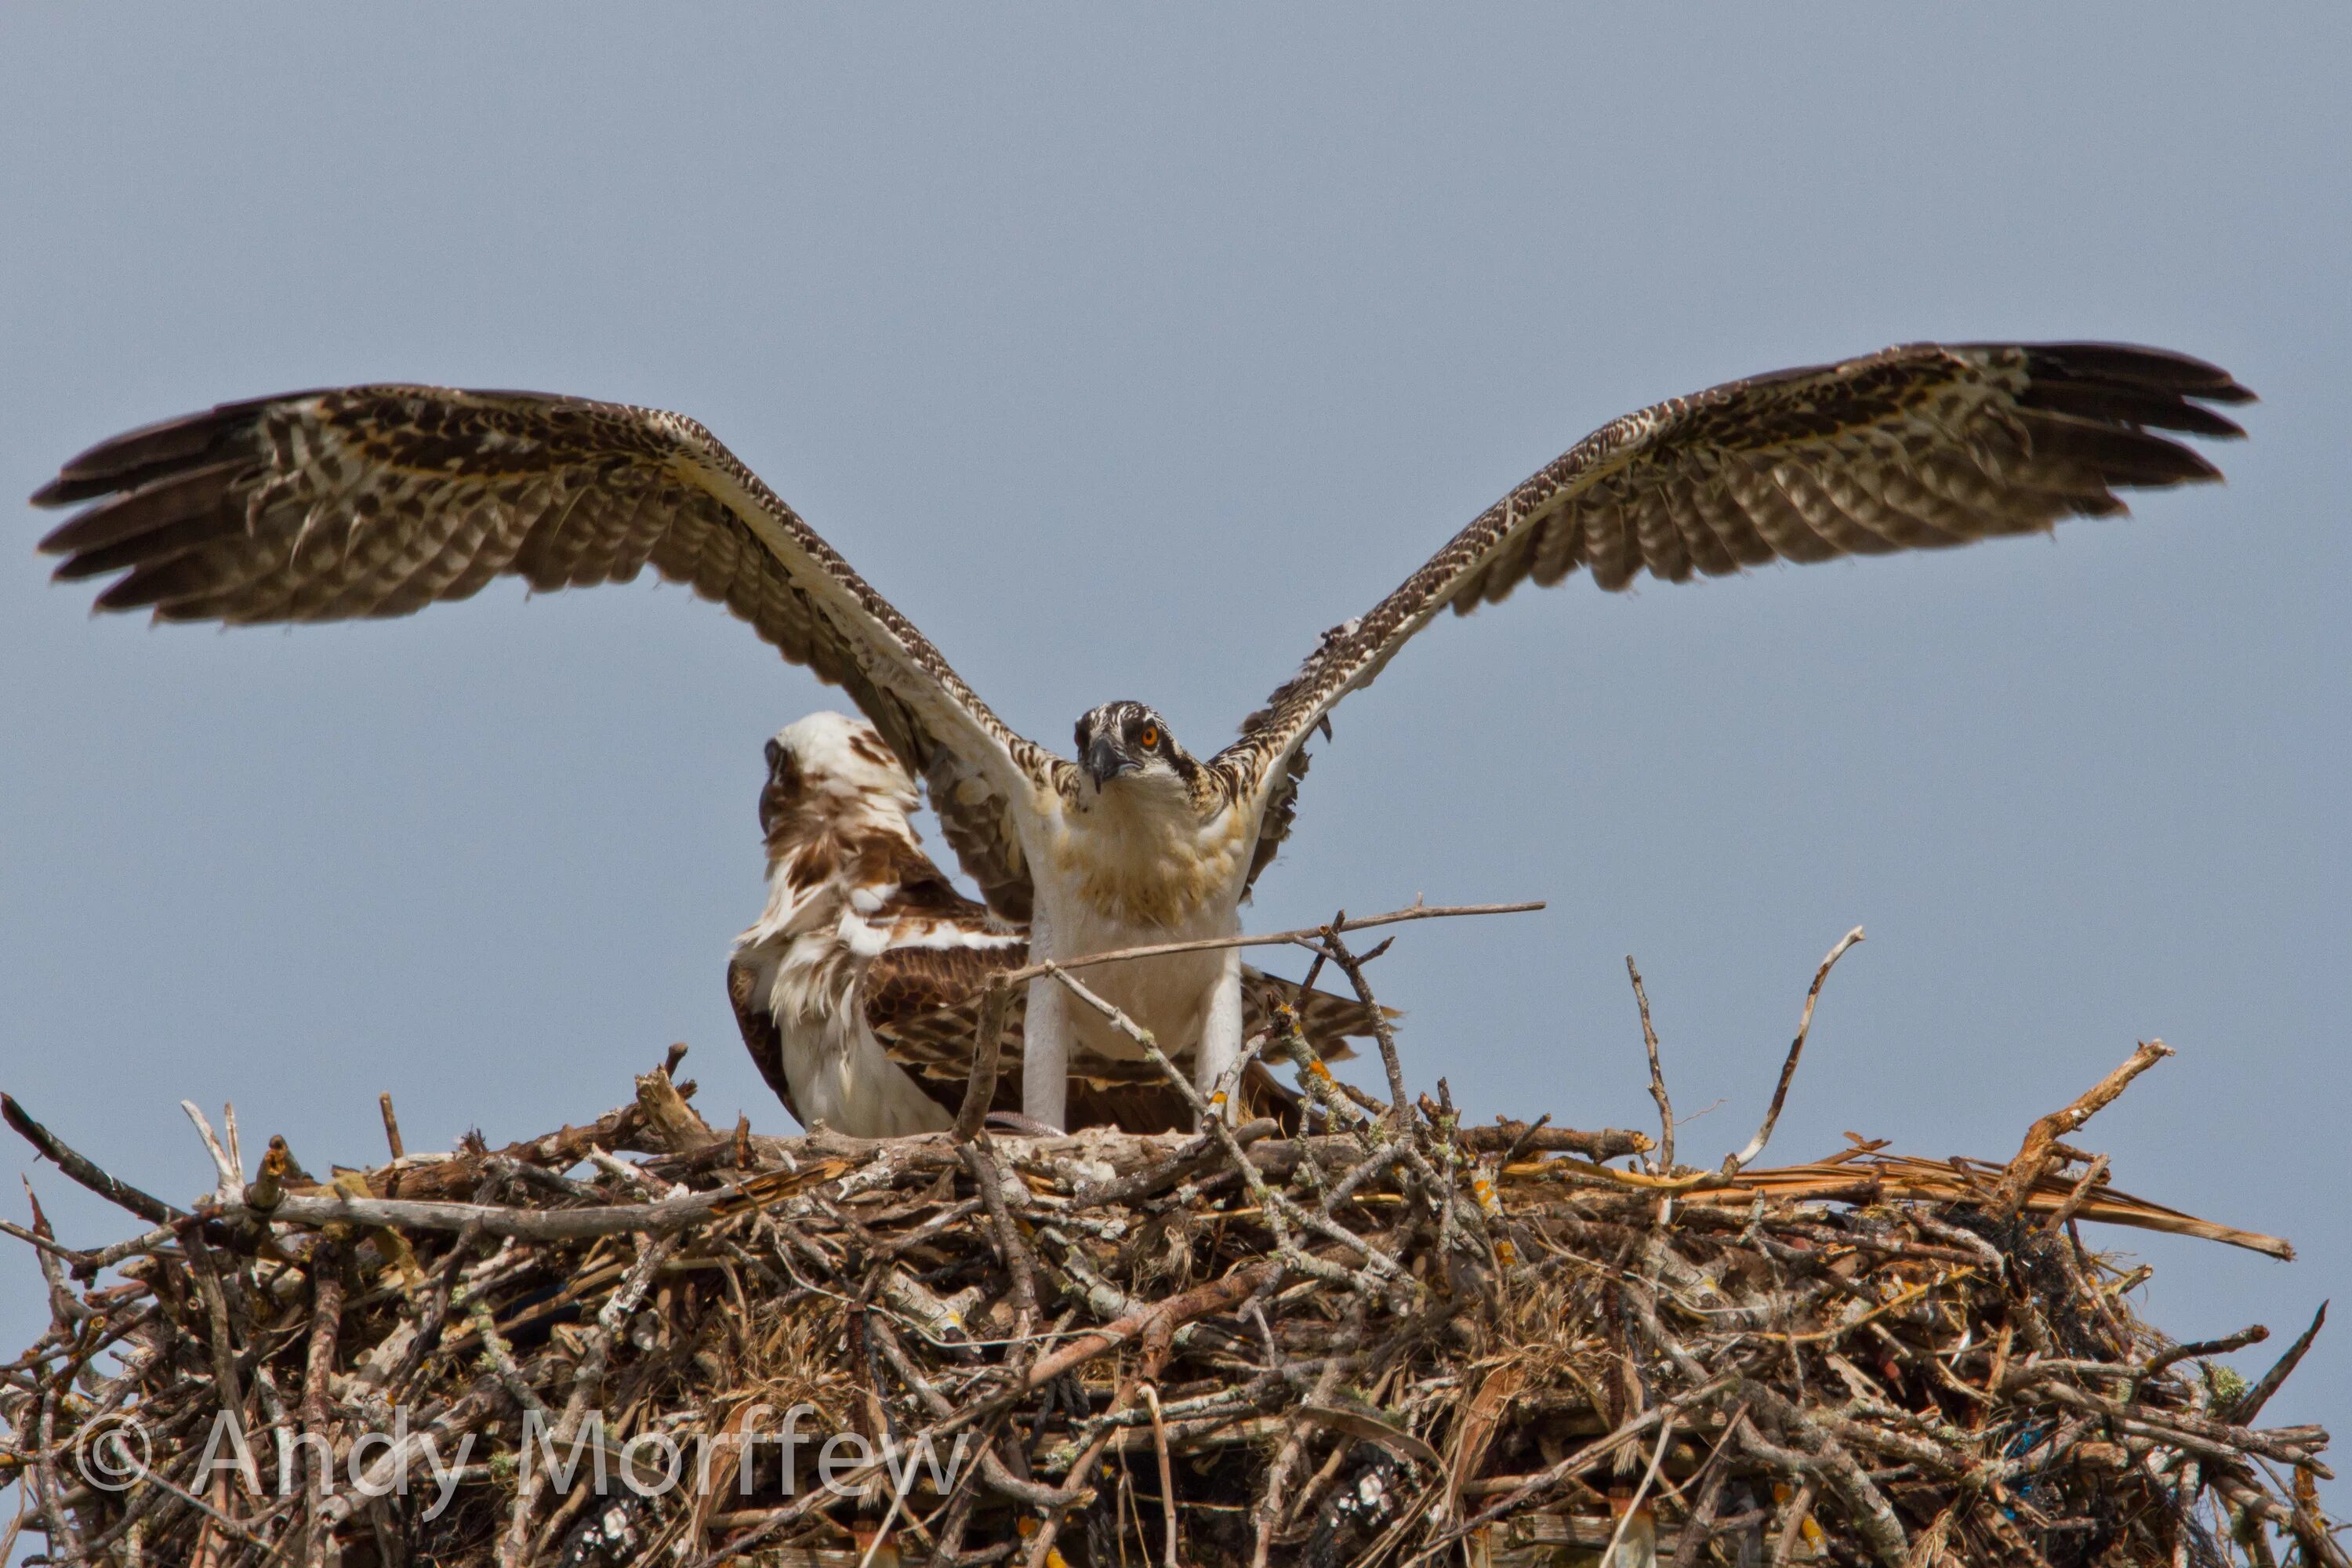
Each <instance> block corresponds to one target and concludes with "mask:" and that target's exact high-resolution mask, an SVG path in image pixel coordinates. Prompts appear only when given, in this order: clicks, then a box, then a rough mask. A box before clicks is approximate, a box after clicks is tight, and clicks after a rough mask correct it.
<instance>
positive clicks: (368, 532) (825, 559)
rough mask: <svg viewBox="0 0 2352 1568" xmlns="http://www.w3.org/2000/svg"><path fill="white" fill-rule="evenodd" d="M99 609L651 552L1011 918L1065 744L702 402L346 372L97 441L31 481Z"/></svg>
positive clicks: (559, 572) (238, 615) (426, 599)
mask: <svg viewBox="0 0 2352 1568" xmlns="http://www.w3.org/2000/svg"><path fill="white" fill-rule="evenodd" d="M33 500H34V502H35V504H37V505H41V506H64V505H69V504H71V503H73V502H77V501H96V502H97V504H96V505H93V506H91V507H89V508H88V509H87V510H83V511H82V512H81V513H80V514H79V515H78V516H76V517H74V518H73V519H71V520H70V521H68V522H67V523H66V524H65V525H64V526H63V527H60V528H58V530H57V531H54V532H53V533H51V534H50V535H49V536H48V537H47V539H45V540H43V541H42V542H41V548H42V549H43V550H45V551H47V552H50V553H53V554H58V555H63V556H64V557H65V561H64V563H62V564H61V565H59V566H58V572H57V574H58V577H60V578H63V579H75V578H83V577H92V576H98V575H101V574H107V573H112V572H121V573H123V574H124V575H122V576H121V577H120V578H119V579H117V580H116V581H115V582H114V583H113V584H110V585H109V586H108V587H107V588H106V590H105V591H104V592H103V593H101V594H100V595H99V597H98V607H99V608H100V609H102V610H131V609H152V612H153V614H154V616H155V617H156V618H157V619H159V620H173V621H204V620H212V621H224V622H228V623H232V624H248V623H254V622H272V621H329V620H348V619H355V618H361V617H380V616H404V615H409V614H412V613H414V612H415V611H417V610H420V609H423V608H424V607H425V605H429V604H431V603H433V602H434V601H436V600H440V599H463V598H466V597H467V596H469V595H473V594H475V593H478V592H479V591H480V590H481V588H482V587H483V586H484V585H485V584H488V582H489V581H490V580H491V579H492V578H493V577H498V576H502V575H512V576H518V577H520V578H522V579H523V580H524V581H525V582H527V583H529V584H530V585H531V586H532V587H534V588H542V589H551V588H568V587H578V586H584V585H586V584H593V583H625V582H627V581H629V580H631V579H633V578H635V576H636V575H637V574H638V573H640V572H641V571H643V570H644V569H645V568H646V567H647V566H651V567H652V568H653V569H654V570H655V571H656V572H657V573H659V574H661V575H662V576H664V577H666V578H668V579H670V580H672V581H675V582H680V583H685V584H689V585H691V586H692V587H693V588H694V590H695V591H696V592H697V593H698V594H700V595H703V596H705V597H707V598H711V599H716V600H718V601H719V602H720V603H722V604H724V605H726V606H727V607H728V608H729V609H730V610H732V611H734V612H735V614H736V615H738V616H741V617H742V618H743V619H744V620H745V621H747V622H749V623H750V624H751V627H752V629H753V630H755V631H756V632H758V633H759V634H760V636H761V637H764V638H765V639H766V640H767V641H768V642H770V643H772V644H773V645H774V646H775V647H776V648H777V649H778V651H780V652H781V653H782V654H783V656H784V657H785V658H788V659H790V660H792V661H793V663H795V664H801V665H805V666H807V667H808V668H810V669H811V670H813V671H814V673H815V674H816V675H817V676H818V677H819V678H821V679H824V680H828V681H832V682H835V683H837V684H839V685H840V686H841V687H843V688H844V689H845V690H846V691H847V692H848V693H849V695H850V696H851V697H852V698H853V699H854V700H856V703H857V705H858V707H859V708H861V709H863V710H865V712H866V717H867V718H869V719H871V720H872V721H874V724H875V726H876V728H877V729H879V730H880V731H882V734H883V736H884V737H885V738H886V739H887V741H888V742H889V743H890V746H891V748H892V750H894V751H895V752H898V756H899V757H900V758H901V760H903V761H904V762H905V763H907V765H908V768H909V769H910V770H911V771H913V772H914V773H917V774H918V775H919V776H921V777H924V778H926V779H928V780H929V782H930V784H931V786H932V795H933V804H934V805H936V806H937V807H938V809H939V811H940V814H941V816H942V817H943V818H944V819H945V820H946V823H947V827H948V837H949V838H950V841H951V842H952V843H953V845H954V846H955V848H956V850H957V852H958V854H959V856H960V857H961V858H962V860H963V864H964V867H965V869H966V870H968V871H969V872H971V875H972V877H973V878H974V879H975V880H977V881H978V882H979V883H980V885H981V888H982V890H983V891H984V892H985V893H986V895H987V897H988V900H989V902H990V903H991V904H992V906H994V907H995V908H996V909H997V910H999V911H1000V912H1002V913H1004V914H1006V915H1008V916H1012V917H1013V918H1016V919H1018V918H1025V917H1026V915H1027V913H1028V907H1029V892H1030V889H1029V876H1028V868H1027V867H1026V866H1025V865H1024V863H1023V861H1022V857H1021V847H1020V840H1019V838H1018V837H1017V835H1016V833H1015V832H1014V829H1013V821H1012V817H1011V806H1010V805H1009V802H1010V801H1011V800H1013V799H1014V798H1017V796H1018V794H1019V792H1020V791H1021V790H1023V789H1024V788H1027V787H1031V786H1032V785H1038V784H1042V785H1044V786H1045V787H1049V788H1050V787H1052V785H1053V783H1054V780H1055V773H1056V771H1057V770H1059V769H1061V768H1065V767H1066V766H1067V764H1066V763H1060V762H1059V761H1058V760H1057V759H1055V758H1054V757H1053V756H1051V755H1050V754H1049V753H1047V752H1045V751H1043V750H1042V749H1041V748H1039V747H1037V746H1035V745H1033V744H1031V743H1030V742H1027V741H1025V740H1024V739H1022V738H1021V737H1020V736H1019V735H1016V734H1014V733H1013V731H1012V730H1010V729H1009V728H1007V727H1006V726H1005V724H1004V723H1003V721H1001V720H999V719H998V718H997V716H996V715H995V714H994V713H993V712H992V711H990V710H989V707H988V705H987V704H986V703H984V702H982V700H980V699H979V697H978V696H977V695H975V694H974V693H973V692H972V690H971V688H969V687H967V686H966V685H965V684H964V683H963V681H962V680H961V679H960V678H959V677H958V676H957V675H956V673H955V671H954V670H953V669H951V668H949V666H948V662H947V660H946V659H944V658H941V657H940V652H939V650H938V649H937V648H935V647H932V646H931V644H930V642H929V639H928V638H926V637H924V636H923V635H922V633H920V632H919V631H917V630H916V629H915V628H914V626H912V625H911V624H909V623H908V620H907V619H906V617H905V616H901V615H900V614H899V613H898V611H897V610H896V609H894V608H892V607H891V605H889V603H888V602H887V600H885V599H884V598H883V597H882V596H881V595H878V594H877V593H876V592H875V591H874V590H873V589H872V588H871V587H869V586H867V585H866V581H865V579H863V578H861V577H860V576H858V574H856V572H854V571H852V570H851V569H850V566H849V564H848V563H846V562H845V561H844V560H843V559H842V558H841V557H840V556H839V555H838V554H836V553H835V552H834V550H833V549H832V547H831V546H829V545H827V544H826V543H825V542H824V540H822V539H820V538H818V537H817V536H816V534H815V533H814V531H811V530H810V529H809V527H808V525H807V524H806V523H804V522H803V521H801V520H800V518H799V517H798V516H797V515H796V514H795V513H794V512H793V510H792V508H790V507H788V506H786V505H785V504H784V503H783V502H782V500H779V499H778V498H777V497H776V495H775V493H774V492H773V491H772V490H771V489H768V487H767V486H766V485H765V484H763V483H762V482H761V479H760V478H759V476H758V475H756V474H754V473H752V472H751V469H749V468H745V467H744V466H743V464H742V463H741V462H740V461H739V460H737V458H735V455H734V454H733V453H731V452H730V451H728V449H727V448H726V447H723V446H721V445H720V444H719V441H718V440H717V439H716V438H715V437H712V436H711V434H710V433H709V431H708V430H705V429H704V428H703V427H702V426H700V425H698V424H696V423H695V422H694V421H693V420H691V419H688V418H684V417H682V416H678V415H676V414H667V413H664V412H662V411H660V410H658V409H652V408H636V407H631V406H628V405H623V404H614V403H592V402H588V401H586V400H583V399H580V398H572V397H555V396H548V395H541V394H535V393H516V392H460V391H450V390H446V389H443V388H439V387H428V386H358V387H349V388H344V389H341V390H334V391H320V392H307V393H296V394H292V395H288V396H283V397H271V398H262V399H258V400H257V401H254V402H250V403H235V404H226V405H222V406H221V407H218V408H215V409H213V410H212V411H211V412H210V413H205V414H197V415H194V416H189V417H187V418H184V419H177V420H173V421H170V422H168V423H165V424H162V425H154V426H148V427H147V428H146V429H143V430H135V431H132V432H131V433H130V434H129V435H125V436H118V437H115V438H114V439H113V440H111V441H108V442H105V443H103V444H101V445H100V446H98V447H92V448H91V449H90V450H89V451H88V452H85V453H83V454H82V455H81V456H80V457H79V458H75V459H74V460H73V461H71V462H70V463H68V464H67V465H66V466H65V468H64V470H63V471H62V472H61V473H59V475H58V478H57V479H55V480H54V481H53V482H51V483H50V484H49V485H48V486H47V487H46V488H44V489H42V490H41V491H40V492H39V493H38V494H37V495H36V496H35V497H34V498H33Z"/></svg>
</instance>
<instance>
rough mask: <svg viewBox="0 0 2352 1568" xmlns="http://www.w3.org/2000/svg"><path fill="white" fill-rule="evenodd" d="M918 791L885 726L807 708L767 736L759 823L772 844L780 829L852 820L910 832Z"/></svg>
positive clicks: (788, 833) (786, 832) (803, 829)
mask: <svg viewBox="0 0 2352 1568" xmlns="http://www.w3.org/2000/svg"><path fill="white" fill-rule="evenodd" d="M921 800H922V797H921V795H919V793H918V791H917V789H916V787H915V781H914V778H913V777H912V775H910V774H909V773H908V772H907V770H906V768H905V767H904V766H903V765H901V763H899V761H898V757H897V755H896V754H894V753H893V752H891V750H890V747H889V743H888V742H886V741H884V740H883V739H882V732H881V731H878V730H877V729H875V728H874V726H873V725H871V724H869V723H867V722H866V721H865V720H863V719H852V718H850V717H849V716H848V715H846V714H844V713H812V714H810V715H809V716H808V717H807V718H805V719H803V720H800V721H798V722H796V723H792V724H787V725H786V726H784V728H782V730H779V731H776V738H775V739H774V740H772V741H770V742H768V782H767V784H765V785H764V786H762V787H761V791H760V826H761V830H762V831H764V832H765V833H766V834H767V836H768V843H769V847H770V849H771V851H772V850H773V849H774V848H775V847H776V844H777V840H778V837H779V834H780V832H781V833H782V836H783V837H786V838H792V839H798V838H802V837H806V836H807V835H808V834H810V833H812V832H822V831H825V830H828V829H838V828H840V827H843V826H847V825H849V824H851V823H853V822H855V823H858V824H860V825H872V826H883V827H896V828H897V829H898V831H900V832H901V833H904V834H907V835H908V836H909V837H911V836H912V833H913V829H912V827H911V826H909V824H908V817H910V816H912V815H913V814H914V810H915V808H916V806H917V805H920V804H921Z"/></svg>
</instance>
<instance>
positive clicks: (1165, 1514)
mask: <svg viewBox="0 0 2352 1568" xmlns="http://www.w3.org/2000/svg"><path fill="white" fill-rule="evenodd" d="M1143 1402H1144V1404H1146V1405H1150V1407H1151V1446H1152V1447H1154V1448H1155V1449H1157V1450H1158V1451H1159V1455H1160V1518H1161V1519H1163V1520H1165V1521H1167V1524H1168V1537H1167V1541H1168V1544H1167V1552H1166V1554H1165V1556H1163V1557H1162V1558H1161V1563H1162V1568H1179V1564H1178V1563H1177V1560H1176V1467H1175V1466H1174V1465H1173V1464H1171V1462H1170V1460H1169V1458H1168V1423H1167V1422H1166V1420H1165V1419H1163V1418H1162V1417H1161V1415H1160V1391H1159V1390H1158V1389H1156V1388H1154V1387H1152V1386H1151V1384H1149V1383H1147V1384H1144V1385H1143Z"/></svg>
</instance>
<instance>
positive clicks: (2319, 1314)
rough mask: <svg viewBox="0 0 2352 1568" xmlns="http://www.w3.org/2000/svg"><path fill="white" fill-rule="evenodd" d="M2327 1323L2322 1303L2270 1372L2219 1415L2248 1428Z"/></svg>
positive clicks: (2274, 1363) (2325, 1307)
mask: <svg viewBox="0 0 2352 1568" xmlns="http://www.w3.org/2000/svg"><path fill="white" fill-rule="evenodd" d="M2326 1321H2327V1303H2326V1302H2325V1301H2322V1302H2321V1303H2320V1304H2319V1310H2318V1311H2316V1312H2315V1313H2313V1314H2312V1317H2311V1327H2309V1328H2307V1329H2305V1330H2304V1331H2303V1332H2301V1333H2299V1334H2297V1335H2296V1336H2295V1337H2294V1343H2293V1344H2291V1345H2289V1346H2287V1347H2286V1353H2285V1354H2284V1355H2282V1356H2280V1357H2279V1358H2278V1360H2276V1361H2275V1362H2273V1363H2271V1369H2270V1370H2269V1371H2268V1372H2266V1373H2263V1375H2262V1376H2261V1377H2259V1378H2257V1379H2255V1380H2254V1384H2253V1386H2252V1387H2251V1388H2249V1389H2247V1390H2246V1392H2245V1393H2243V1394H2240V1395H2239V1396H2238V1398H2237V1400H2236V1402H2235V1403H2234V1404H2232V1405H2231V1406H2230V1408H2229V1410H2228V1411H2226V1412H2221V1413H2219V1414H2222V1415H2225V1416H2226V1418H2227V1419H2228V1420H2229V1421H2231V1423H2233V1424H2234V1425H2237V1426H2245V1425H2247V1424H2248V1423H2250V1422H2252V1420H2253V1418H2254V1417H2255V1416H2257V1415H2261V1414H2262V1413H2263V1405H2268V1404H2269V1403H2270V1402H2271V1395H2272V1394H2276V1393H2277V1392H2278V1391H2279V1387H2280V1385H2281V1384H2284V1383H2285V1382H2286V1380H2287V1379H2288V1378H2289V1377H2292V1376H2293V1375H2294V1369H2295V1368H2296V1367H2297V1366H2299V1365H2301V1364H2302V1363H2303V1356H2304V1352H2305V1351H2308V1350H2309V1349H2311V1342H2313V1341H2314V1340H2315V1339H2317V1338H2318V1337H2319V1331H2320V1329H2321V1328H2322V1327H2323V1326H2324V1325H2325V1324H2326Z"/></svg>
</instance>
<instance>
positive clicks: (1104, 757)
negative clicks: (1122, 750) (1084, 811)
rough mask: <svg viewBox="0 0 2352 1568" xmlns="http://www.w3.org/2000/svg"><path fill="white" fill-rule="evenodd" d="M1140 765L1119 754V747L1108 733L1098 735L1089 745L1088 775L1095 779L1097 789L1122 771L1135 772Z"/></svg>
mask: <svg viewBox="0 0 2352 1568" xmlns="http://www.w3.org/2000/svg"><path fill="white" fill-rule="evenodd" d="M1139 765H1140V764H1139V763H1136V762H1135V761H1133V760H1132V759H1130V758H1128V757H1123V756H1121V755H1119V752H1118V747H1117V746H1116V745H1114V744H1112V742H1111V738H1110V737H1109V736H1108V735H1097V736H1096V737H1095V738H1094V741H1093V742H1092V743H1091V744H1090V745H1088V746H1087V777H1088V778H1090V779H1092V780H1094V781H1095V787H1096V788H1097V789H1100V788H1102V786H1103V785H1105V784H1108V783H1109V782H1110V781H1111V780H1113V779H1115V778H1117V777H1118V775H1119V774H1121V773H1133V772H1134V771H1135V770H1136V769H1137V767H1139Z"/></svg>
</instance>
